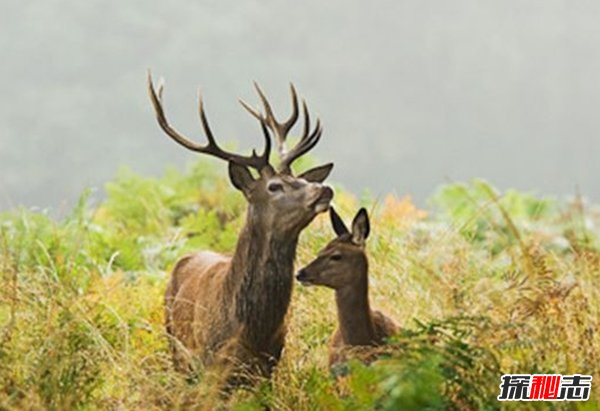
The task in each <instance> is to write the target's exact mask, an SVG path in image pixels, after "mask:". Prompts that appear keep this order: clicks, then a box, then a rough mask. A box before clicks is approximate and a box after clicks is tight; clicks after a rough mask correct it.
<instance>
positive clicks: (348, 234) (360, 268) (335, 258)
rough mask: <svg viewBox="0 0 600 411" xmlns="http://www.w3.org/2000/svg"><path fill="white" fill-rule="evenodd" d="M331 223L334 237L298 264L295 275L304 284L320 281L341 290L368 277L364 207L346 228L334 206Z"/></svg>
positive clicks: (367, 232)
mask: <svg viewBox="0 0 600 411" xmlns="http://www.w3.org/2000/svg"><path fill="white" fill-rule="evenodd" d="M329 215H330V217H331V225H332V226H333V230H334V231H335V233H336V234H337V237H336V238H335V239H333V240H332V241H331V242H329V243H328V244H327V245H326V246H325V248H323V249H322V250H321V251H320V252H319V254H318V255H317V258H315V259H314V260H313V261H312V262H310V263H309V264H308V265H306V266H305V267H303V268H301V269H300V270H299V271H298V273H297V275H296V279H297V280H298V281H300V282H301V283H302V284H305V285H322V286H325V287H329V288H333V289H334V290H340V289H342V288H344V287H354V286H356V285H357V284H362V283H364V282H365V281H367V272H368V261H367V255H366V253H365V243H366V240H367V237H369V231H370V226H369V216H368V215H367V210H365V209H364V208H361V209H360V210H358V212H357V213H356V215H355V216H354V219H353V220H352V227H351V230H349V229H348V228H347V227H346V225H345V224H344V222H343V221H342V219H341V218H340V216H339V215H338V214H337V213H336V211H335V209H334V208H333V207H330V209H329Z"/></svg>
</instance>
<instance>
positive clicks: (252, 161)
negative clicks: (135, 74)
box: [148, 71, 271, 171]
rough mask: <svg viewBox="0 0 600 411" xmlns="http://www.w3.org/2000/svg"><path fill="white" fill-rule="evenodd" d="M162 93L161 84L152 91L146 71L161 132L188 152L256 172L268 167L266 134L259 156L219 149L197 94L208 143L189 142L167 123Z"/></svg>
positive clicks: (267, 140) (268, 139) (199, 96)
mask: <svg viewBox="0 0 600 411" xmlns="http://www.w3.org/2000/svg"><path fill="white" fill-rule="evenodd" d="M162 93H163V84H162V82H161V84H159V87H158V92H157V91H156V90H155V89H154V84H153V82H152V76H151V74H150V71H148V94H149V95H150V100H151V101H152V105H153V107H154V111H155V113H156V119H157V121H158V124H159V125H160V127H161V128H162V129H163V131H164V132H165V133H166V134H167V135H168V136H169V137H171V138H172V139H173V140H175V141H176V142H177V143H179V144H181V145H182V146H184V147H186V148H187V149H189V150H192V151H196V152H198V153H204V154H209V155H212V156H215V157H218V158H221V159H223V160H227V161H232V162H234V163H237V164H241V165H244V166H248V167H253V168H255V169H256V170H258V171H261V170H262V169H263V168H265V167H267V166H270V165H269V156H270V154H271V138H270V135H269V134H268V133H265V149H264V151H263V153H262V154H261V155H260V156H259V155H257V154H256V151H255V150H252V155H251V156H242V155H239V154H235V153H231V152H228V151H225V150H223V149H221V147H219V145H218V144H217V142H216V140H215V138H214V135H213V133H212V131H211V129H210V126H209V124H208V119H207V118H206V113H205V111H204V104H203V102H202V96H201V95H200V93H199V95H198V113H199V115H200V121H201V123H202V128H203V130H204V133H205V134H206V139H207V140H208V143H207V144H206V145H201V144H198V143H195V142H193V141H191V140H189V139H188V138H187V137H185V136H183V135H182V134H181V133H179V132H178V131H177V130H175V129H174V128H173V127H172V126H171V125H170V124H169V122H168V121H167V117H166V115H165V110H164V107H163V102H162ZM263 128H264V126H263Z"/></svg>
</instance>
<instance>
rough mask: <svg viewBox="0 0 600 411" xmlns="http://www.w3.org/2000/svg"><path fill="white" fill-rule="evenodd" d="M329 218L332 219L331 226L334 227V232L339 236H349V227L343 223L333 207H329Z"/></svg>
mask: <svg viewBox="0 0 600 411" xmlns="http://www.w3.org/2000/svg"><path fill="white" fill-rule="evenodd" d="M329 218H331V226H332V227H333V231H335V233H336V234H337V235H338V237H339V236H341V235H344V234H348V233H349V232H350V231H348V227H346V224H344V222H343V221H342V219H341V218H340V216H339V215H338V213H336V211H335V209H334V208H333V207H329Z"/></svg>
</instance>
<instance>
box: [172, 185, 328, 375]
mask: <svg viewBox="0 0 600 411" xmlns="http://www.w3.org/2000/svg"><path fill="white" fill-rule="evenodd" d="M274 179H275V180H276V181H278V183H281V184H285V185H286V187H288V185H289V190H290V193H288V194H284V193H282V194H281V195H282V196H291V197H292V198H291V199H290V198H285V197H284V198H279V199H277V200H274V199H273V198H271V196H269V195H268V194H267V193H265V191H266V190H265V189H264V187H265V186H267V185H268V184H270V183H272V180H274ZM238 183H239V182H238ZM253 184H254V186H253V189H252V190H251V191H249V192H247V193H246V196H247V198H248V200H249V208H248V213H247V219H246V225H245V227H244V229H243V230H242V232H241V234H240V237H239V239H238V242H237V246H236V249H235V253H234V254H233V256H231V257H226V256H222V255H219V254H216V253H212V252H201V253H197V254H194V255H191V256H187V257H184V258H183V259H181V260H180V261H179V262H178V263H177V264H176V265H175V268H174V269H173V272H172V274H171V280H170V282H169V284H168V287H167V291H166V294H165V308H166V328H167V332H168V334H169V335H171V336H172V337H173V338H172V340H171V347H172V352H173V359H174V362H175V366H176V368H177V369H179V370H181V371H184V372H186V371H190V370H192V369H194V362H193V361H194V360H197V361H199V363H200V364H201V365H203V366H213V365H219V366H225V367H233V368H234V369H235V372H236V373H238V374H239V373H240V372H241V373H246V374H251V375H259V376H269V375H270V374H271V372H272V368H273V366H274V365H275V364H276V363H277V362H278V360H279V358H280V356H281V351H282V349H283V344H284V339H285V334H286V327H285V314H286V312H287V309H288V307H289V303H290V299H291V293H292V286H293V263H294V258H295V253H296V246H297V242H298V236H299V234H300V231H301V230H302V229H303V228H304V227H306V225H308V223H310V221H311V220H312V219H313V218H314V217H315V215H316V214H317V213H318V212H320V211H322V210H323V209H324V208H326V206H327V204H328V203H329V201H330V199H331V195H332V193H331V190H330V189H329V188H327V187H324V186H322V185H321V184H319V183H315V182H307V181H305V180H303V179H297V178H294V177H291V176H271V177H269V178H266V179H265V181H261V180H256V181H254V183H253ZM238 186H239V184H238ZM286 189H288V188H286ZM294 190H295V191H296V193H295V194H293V193H292V192H293V191H294ZM277 201H282V204H278V203H277ZM273 208H277V210H274V209H273ZM280 208H281V209H280ZM238 379H239V378H237V377H234V378H233V381H237V380H238Z"/></svg>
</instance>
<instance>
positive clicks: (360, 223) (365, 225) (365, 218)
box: [352, 207, 371, 245]
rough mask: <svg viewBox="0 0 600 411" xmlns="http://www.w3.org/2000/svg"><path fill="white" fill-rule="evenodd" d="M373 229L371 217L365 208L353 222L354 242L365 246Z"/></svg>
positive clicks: (359, 211)
mask: <svg viewBox="0 0 600 411" xmlns="http://www.w3.org/2000/svg"><path fill="white" fill-rule="evenodd" d="M369 231H371V227H370V225H369V215H368V214H367V210H365V208H364V207H363V208H361V209H360V210H358V213H356V216H354V220H352V242H353V243H354V244H357V245H364V244H365V241H366V240H367V237H368V236H369Z"/></svg>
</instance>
